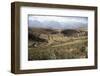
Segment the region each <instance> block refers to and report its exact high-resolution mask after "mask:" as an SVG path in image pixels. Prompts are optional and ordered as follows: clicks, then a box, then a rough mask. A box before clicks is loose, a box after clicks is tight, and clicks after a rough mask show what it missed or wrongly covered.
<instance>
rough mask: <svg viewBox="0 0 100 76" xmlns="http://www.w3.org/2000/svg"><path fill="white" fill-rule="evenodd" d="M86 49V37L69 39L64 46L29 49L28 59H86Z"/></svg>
mask: <svg viewBox="0 0 100 76" xmlns="http://www.w3.org/2000/svg"><path fill="white" fill-rule="evenodd" d="M86 47H87V38H86V37H80V38H75V39H69V41H66V42H64V43H62V44H61V43H58V44H56V45H48V46H45V47H37V48H29V49H28V50H29V53H28V56H29V57H28V58H29V60H48V59H72V58H86V57H87V51H86Z"/></svg>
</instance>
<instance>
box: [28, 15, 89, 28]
mask: <svg viewBox="0 0 100 76" xmlns="http://www.w3.org/2000/svg"><path fill="white" fill-rule="evenodd" d="M28 21H29V27H37V28H54V29H56V28H62V29H64V28H69V27H71V28H75V27H81V26H82V27H87V25H88V17H75V16H63V17H62V16H41V15H40V16H34V15H30V16H29V17H28Z"/></svg>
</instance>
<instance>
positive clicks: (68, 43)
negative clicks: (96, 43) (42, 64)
mask: <svg viewBox="0 0 100 76" xmlns="http://www.w3.org/2000/svg"><path fill="white" fill-rule="evenodd" d="M84 41H87V40H75V41H72V42H66V43H62V44H57V45H54V46H52V47H59V46H64V45H70V44H75V43H79V42H80V43H81V42H84Z"/></svg>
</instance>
